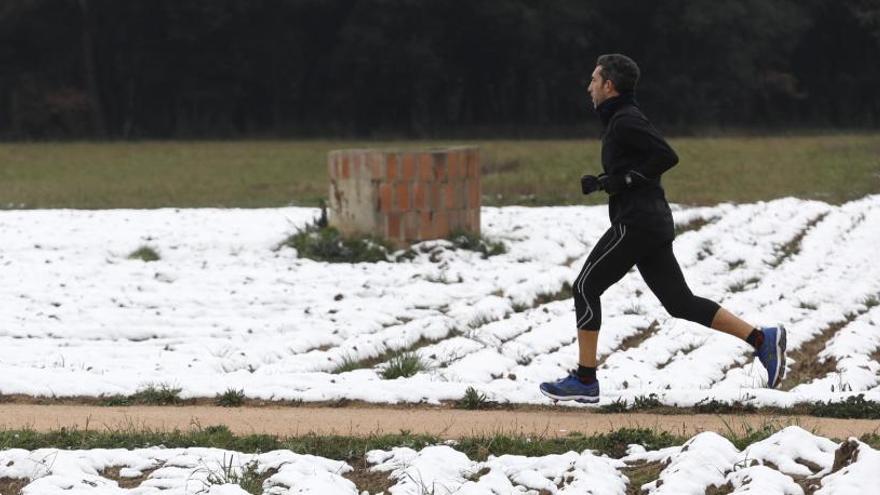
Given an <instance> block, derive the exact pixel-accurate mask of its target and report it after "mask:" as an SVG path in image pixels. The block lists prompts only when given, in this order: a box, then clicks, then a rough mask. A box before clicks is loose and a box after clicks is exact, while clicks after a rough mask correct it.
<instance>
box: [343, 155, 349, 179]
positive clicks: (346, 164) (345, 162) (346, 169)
mask: <svg viewBox="0 0 880 495" xmlns="http://www.w3.org/2000/svg"><path fill="white" fill-rule="evenodd" d="M350 167H351V164H350V162H349V160H348V154H344V155H342V178H343V179H347V178H349V177H350V176H351V168H350Z"/></svg>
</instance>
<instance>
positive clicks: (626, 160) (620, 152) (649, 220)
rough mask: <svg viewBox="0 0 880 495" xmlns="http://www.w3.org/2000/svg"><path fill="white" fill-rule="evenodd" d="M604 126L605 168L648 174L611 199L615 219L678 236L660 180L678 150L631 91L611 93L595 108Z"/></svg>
mask: <svg viewBox="0 0 880 495" xmlns="http://www.w3.org/2000/svg"><path fill="white" fill-rule="evenodd" d="M596 110H597V111H598V112H599V116H600V118H601V119H602V123H603V124H604V125H605V128H604V131H603V133H602V168H603V169H604V171H605V173H606V174H609V175H623V174H626V173H627V172H632V173H635V174H639V175H641V176H642V177H644V178H645V179H647V180H646V181H645V182H644V183H643V184H640V185H637V186H633V187H631V188H628V189H625V190H624V191H622V192H619V193H617V194H614V195H612V196H611V197H610V198H609V199H608V214H609V217H610V218H611V222H612V223H623V224H626V225H631V226H633V227H635V228H639V229H644V230H648V231H650V232H652V233H654V234H656V235H658V236H661V237H663V238H668V239H672V238H673V237H675V225H674V224H673V222H672V211H671V210H670V209H669V203H667V202H666V195H665V193H664V192H663V187H662V186H661V185H660V176H661V175H662V174H663V172H666V171H667V170H669V169H670V168H672V167H673V166H674V165H675V164H676V163H678V155H676V154H675V151H673V150H672V148H671V147H670V146H669V144H667V143H666V140H665V139H663V136H661V135H660V133H659V132H658V131H657V129H655V128H654V126H653V125H651V123H650V122H648V119H647V118H646V117H645V115H644V114H643V113H642V111H641V110H639V107H638V104H637V103H636V101H635V98H634V97H633V94H632V93H624V94H622V95H620V96H617V97H614V98H609V99H608V100H605V101H604V102H602V103H601V104H600V105H599V107H598V108H597V109H596Z"/></svg>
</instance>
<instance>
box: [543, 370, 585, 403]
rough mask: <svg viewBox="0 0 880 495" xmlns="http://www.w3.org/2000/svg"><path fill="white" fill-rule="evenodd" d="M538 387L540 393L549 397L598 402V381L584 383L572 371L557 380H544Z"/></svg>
mask: <svg viewBox="0 0 880 495" xmlns="http://www.w3.org/2000/svg"><path fill="white" fill-rule="evenodd" d="M540 388H541V393H542V394H544V395H546V396H547V397H550V398H551V399H556V400H574V401H578V402H583V403H586V404H595V403H596V402H599V382H598V381H596V382H593V383H591V384H589V385H585V384H584V383H581V381H580V379H579V378H578V377H577V374H575V373H574V372H570V373H569V374H568V376H567V377H565V378H563V379H561V380H559V381H555V382H544V383H542V384H541V387H540Z"/></svg>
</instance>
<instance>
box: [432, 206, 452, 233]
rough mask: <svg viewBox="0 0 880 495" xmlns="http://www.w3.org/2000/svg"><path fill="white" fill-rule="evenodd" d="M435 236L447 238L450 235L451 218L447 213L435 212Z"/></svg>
mask: <svg viewBox="0 0 880 495" xmlns="http://www.w3.org/2000/svg"><path fill="white" fill-rule="evenodd" d="M432 223H433V225H434V235H435V236H437V237H446V236H448V235H449V217H448V216H447V215H446V212H445V211H435V212H434V221H433V222H432Z"/></svg>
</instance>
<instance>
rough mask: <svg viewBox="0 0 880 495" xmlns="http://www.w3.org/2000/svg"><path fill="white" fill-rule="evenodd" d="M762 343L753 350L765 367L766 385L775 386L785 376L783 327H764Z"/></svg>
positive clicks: (762, 329)
mask: <svg viewBox="0 0 880 495" xmlns="http://www.w3.org/2000/svg"><path fill="white" fill-rule="evenodd" d="M761 331H762V332H764V343H763V344H762V345H761V347H760V348H759V349H758V350H756V351H755V356H757V357H758V359H759V360H760V361H761V364H763V365H764V368H766V369H767V386H768V387H770V388H776V386H777V385H779V383H780V382H781V381H782V379H783V378H784V377H785V346H786V344H787V342H786V340H785V327H783V326H782V325H779V326H778V327H764V328H761Z"/></svg>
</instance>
